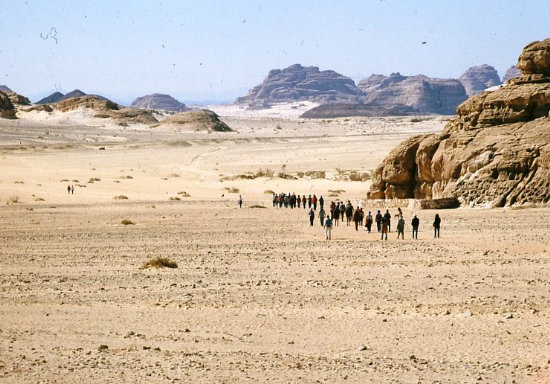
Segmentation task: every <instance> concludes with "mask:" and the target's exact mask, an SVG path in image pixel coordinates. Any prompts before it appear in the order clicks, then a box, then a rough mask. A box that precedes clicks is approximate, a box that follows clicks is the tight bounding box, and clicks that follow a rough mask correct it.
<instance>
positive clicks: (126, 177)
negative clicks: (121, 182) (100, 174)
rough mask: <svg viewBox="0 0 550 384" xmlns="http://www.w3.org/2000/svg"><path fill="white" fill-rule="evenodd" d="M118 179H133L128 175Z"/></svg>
mask: <svg viewBox="0 0 550 384" xmlns="http://www.w3.org/2000/svg"><path fill="white" fill-rule="evenodd" d="M119 179H128V180H130V179H133V177H132V176H130V175H126V176H120V177H119Z"/></svg>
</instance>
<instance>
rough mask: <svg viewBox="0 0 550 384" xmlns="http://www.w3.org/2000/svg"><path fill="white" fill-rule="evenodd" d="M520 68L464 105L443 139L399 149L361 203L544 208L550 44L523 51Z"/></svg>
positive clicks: (548, 193) (549, 197)
mask: <svg viewBox="0 0 550 384" xmlns="http://www.w3.org/2000/svg"><path fill="white" fill-rule="evenodd" d="M518 68H520V69H521V70H522V71H523V75H521V76H519V77H516V78H514V79H512V80H510V81H509V83H508V84H507V85H505V86H502V87H501V88H500V89H498V90H495V91H493V92H483V93H481V94H478V95H475V96H473V97H471V98H469V99H468V100H467V101H465V102H464V103H462V104H461V105H460V106H459V107H458V108H457V115H458V116H457V117H456V118H454V119H452V120H451V121H450V122H449V123H448V124H447V125H446V126H445V128H444V130H443V132H442V133H441V134H438V135H422V136H415V137H412V138H410V139H408V140H407V141H405V142H403V143H401V144H400V145H399V146H398V147H397V148H396V149H394V150H393V151H392V152H391V153H390V154H389V156H388V157H387V158H386V159H385V160H384V161H383V162H382V164H381V165H380V166H379V167H378V168H377V169H376V171H375V175H374V177H373V184H372V187H371V189H370V191H369V192H368V194H367V196H368V197H369V198H371V199H378V198H381V199H392V198H416V199H439V198H457V199H458V201H459V202H460V203H461V204H467V205H474V206H475V205H480V206H490V207H500V206H506V205H515V204H539V205H550V182H549V180H550V116H549V111H550V76H549V74H550V39H546V40H544V41H541V42H535V43H531V44H529V45H528V46H527V47H526V48H525V49H524V51H523V52H522V54H521V55H520V57H519V60H518Z"/></svg>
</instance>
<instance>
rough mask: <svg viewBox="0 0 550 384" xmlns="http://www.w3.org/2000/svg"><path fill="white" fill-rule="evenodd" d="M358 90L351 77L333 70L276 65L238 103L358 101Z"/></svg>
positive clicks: (263, 104)
mask: <svg viewBox="0 0 550 384" xmlns="http://www.w3.org/2000/svg"><path fill="white" fill-rule="evenodd" d="M358 95H359V91H358V89H357V87H356V86H355V83H354V81H353V80H352V79H350V78H349V77H346V76H343V75H341V74H339V73H337V72H334V71H330V70H329V71H319V68H317V67H303V66H301V65H300V64H294V65H292V66H290V67H288V68H285V69H274V70H271V71H270V72H269V74H268V75H267V77H266V78H265V80H264V81H263V82H262V83H261V84H259V85H257V86H256V87H254V88H252V89H251V90H250V91H249V92H248V94H247V95H246V96H244V97H239V98H238V99H237V100H236V103H237V104H244V105H248V106H251V107H255V106H259V107H267V106H269V105H270V104H273V103H280V102H294V101H305V100H309V101H314V102H318V103H321V104H326V103H342V102H358V101H359V99H358Z"/></svg>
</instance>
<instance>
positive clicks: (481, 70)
mask: <svg viewBox="0 0 550 384" xmlns="http://www.w3.org/2000/svg"><path fill="white" fill-rule="evenodd" d="M458 80H459V81H460V82H461V83H462V85H463V86H464V89H465V90H466V94H467V95H468V96H473V95H477V94H478V93H481V92H483V91H484V90H486V89H487V88H490V87H494V86H495V85H500V84H501V82H500V77H499V76H498V72H497V70H496V69H495V68H494V67H492V66H490V65H487V64H483V65H479V66H476V67H470V68H468V69H467V70H466V72H464V73H463V74H462V76H460V77H459V78H458Z"/></svg>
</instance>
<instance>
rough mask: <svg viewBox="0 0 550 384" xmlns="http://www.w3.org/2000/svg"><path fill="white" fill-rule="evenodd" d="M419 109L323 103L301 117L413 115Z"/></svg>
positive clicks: (405, 106)
mask: <svg viewBox="0 0 550 384" xmlns="http://www.w3.org/2000/svg"><path fill="white" fill-rule="evenodd" d="M417 114H418V111H416V110H415V109H413V108H411V107H409V106H407V105H399V104H397V105H390V106H382V105H374V104H322V105H319V106H317V107H315V108H312V109H309V110H307V111H306V112H304V113H303V114H302V115H301V116H300V117H302V118H305V119H332V118H337V117H348V116H361V117H374V116H411V115H417Z"/></svg>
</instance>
